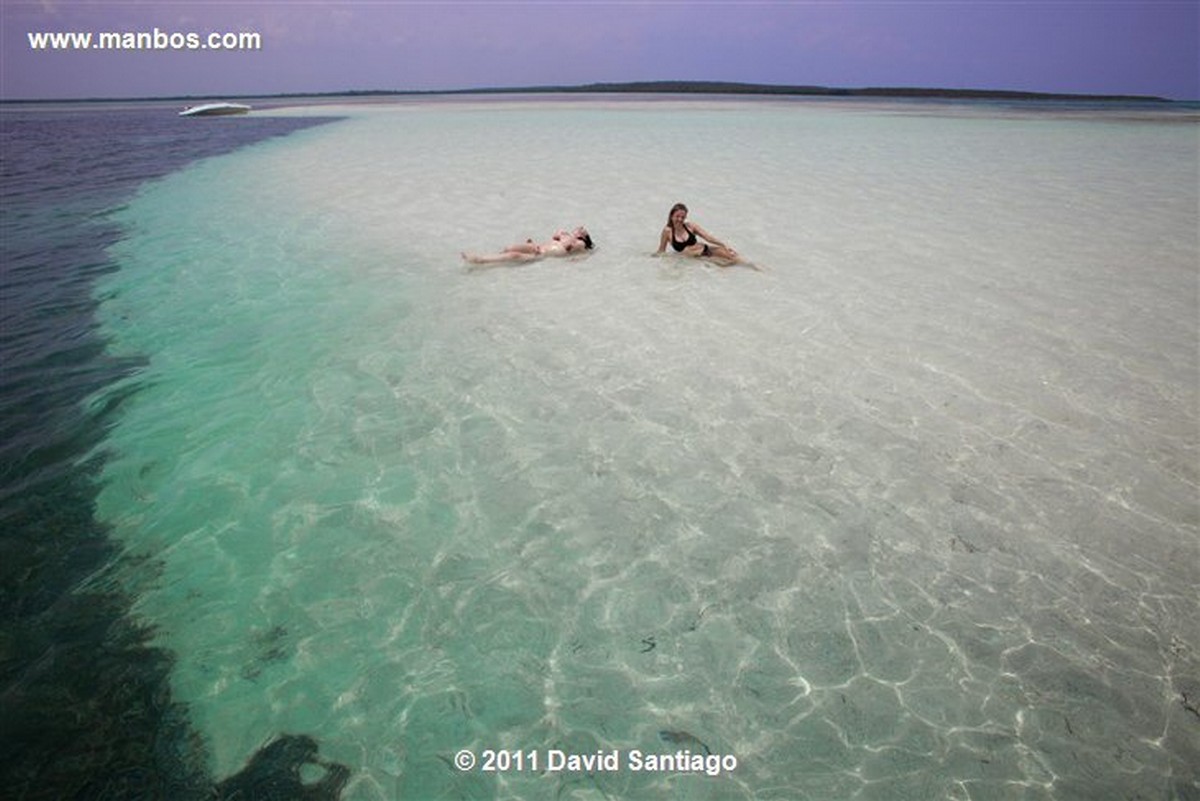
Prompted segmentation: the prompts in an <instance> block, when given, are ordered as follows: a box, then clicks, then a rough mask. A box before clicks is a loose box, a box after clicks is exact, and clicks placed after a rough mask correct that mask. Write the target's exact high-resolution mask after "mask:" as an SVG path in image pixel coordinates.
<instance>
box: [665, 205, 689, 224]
mask: <svg viewBox="0 0 1200 801" xmlns="http://www.w3.org/2000/svg"><path fill="white" fill-rule="evenodd" d="M687 210H688V209H687V206H685V205H683V204H682V203H676V204H675V205H674V206H672V207H671V210H670V211H668V212H667V227H668V228H671V227H672V225H671V218H672V217H674V216H675V212H677V211H682V212H683V213H684V214H687ZM686 227H687V226H686V225H685V226H684V228H686Z"/></svg>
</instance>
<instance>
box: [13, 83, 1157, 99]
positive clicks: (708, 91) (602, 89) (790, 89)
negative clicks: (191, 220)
mask: <svg viewBox="0 0 1200 801" xmlns="http://www.w3.org/2000/svg"><path fill="white" fill-rule="evenodd" d="M518 94H660V95H691V94H694V95H760V96H763V95H765V96H776V97H787V96H790V97H867V98H914V99H943V100H1058V101H1080V102H1105V103H1108V102H1113V103H1164V104H1171V103H1174V102H1175V101H1173V100H1169V99H1167V98H1165V97H1154V96H1151V95H1096V94H1066V93H1060V92H1025V91H1014V90H1007V89H929V88H920V87H866V88H859V89H840V88H836V87H829V86H789V85H780V84H765V83H739V82H734V81H629V82H621V83H589V84H583V85H576V86H510V87H481V88H476V89H367V90H362V89H351V90H346V91H341V92H285V93H274V94H266V95H221V97H222V98H224V99H228V100H249V99H258V100H269V99H280V100H286V99H293V98H318V97H413V96H434V95H518ZM210 97H212V95H203V96H201V95H178V96H173V97H144V98H80V99H79V100H0V103H43V102H53V103H63V102H68V103H70V102H97V103H101V102H112V101H136V100H158V101H197V100H202V99H208V98H210Z"/></svg>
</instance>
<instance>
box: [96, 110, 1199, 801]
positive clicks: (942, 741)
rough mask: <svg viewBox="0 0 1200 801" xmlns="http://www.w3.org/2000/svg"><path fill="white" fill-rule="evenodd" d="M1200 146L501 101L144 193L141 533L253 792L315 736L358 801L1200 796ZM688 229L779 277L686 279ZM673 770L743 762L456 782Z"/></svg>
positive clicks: (156, 580)
mask: <svg viewBox="0 0 1200 801" xmlns="http://www.w3.org/2000/svg"><path fill="white" fill-rule="evenodd" d="M339 113H345V109H339ZM1198 161H1200V140H1198V135H1197V128H1196V126H1195V124H1194V123H1192V122H1184V123H1179V122H1174V123H1169V122H1161V121H1154V120H1152V119H1151V120H1109V119H1106V118H1104V116H1103V115H1097V117H1096V118H1084V119H1074V118H1060V117H1057V116H1054V115H1052V114H1040V115H1031V116H1020V115H1013V114H1004V113H1000V112H997V113H994V114H991V113H975V114H967V115H962V114H941V113H919V114H918V113H912V107H911V106H910V107H900V106H885V105H880V106H872V105H868V104H853V105H848V106H846V107H842V106H839V105H835V104H828V105H825V104H813V105H805V104H794V103H792V104H788V103H782V104H775V103H761V104H755V103H741V102H738V103H735V102H722V103H708V104H701V103H646V104H639V103H622V104H616V105H612V106H605V105H598V104H596V103H556V104H549V105H548V104H538V103H505V104H474V105H473V104H468V103H464V104H461V105H455V104H448V105H440V106H420V105H413V106H397V107H384V108H374V109H362V110H359V111H357V112H355V113H354V114H353V116H352V118H351V119H348V120H345V121H341V122H336V123H333V124H331V125H327V126H322V127H321V128H317V129H313V130H308V131H304V132H301V133H298V134H293V135H292V136H290V137H289V138H287V139H286V140H280V141H275V142H270V143H266V144H260V145H256V146H254V147H252V148H249V149H246V150H243V151H240V152H239V153H237V154H234V155H232V156H228V157H222V158H218V159H211V160H208V161H205V162H202V163H199V164H196V165H194V166H192V167H189V168H188V169H186V170H184V171H182V172H180V173H177V174H175V175H173V176H171V177H169V178H167V179H165V180H163V181H160V182H158V183H156V184H153V185H150V186H148V187H146V188H145V189H144V191H142V192H141V194H140V195H139V196H138V197H137V199H136V200H135V201H134V202H132V203H131V204H130V205H129V206H128V208H127V209H125V210H123V211H122V212H121V213H120V215H119V221H120V222H121V223H122V224H123V225H124V226H126V230H127V235H126V237H125V238H124V239H123V241H121V242H120V243H118V244H116V245H114V246H113V249H112V251H111V253H112V256H113V258H114V259H115V260H116V261H117V262H118V263H119V264H120V266H121V269H120V271H118V272H116V273H114V274H113V275H111V276H110V277H108V278H107V279H105V281H104V283H103V284H102V285H101V286H100V289H99V292H100V296H101V298H102V301H103V302H102V306H101V314H102V317H103V320H104V334H105V335H106V336H107V337H109V338H110V341H111V343H112V345H111V348H110V350H111V351H112V352H113V353H115V354H118V355H121V354H144V355H146V356H148V357H149V366H148V368H147V369H146V370H145V371H143V372H142V373H140V374H139V375H138V376H137V377H136V378H134V379H130V381H131V382H133V383H134V384H135V385H136V386H137V387H138V391H137V393H136V394H135V395H133V396H132V398H131V399H129V400H128V401H127V402H126V405H125V407H124V412H123V414H122V417H121V420H120V422H119V424H117V425H115V426H114V428H113V429H112V431H111V432H110V436H109V438H108V440H107V442H106V443H105V446H104V447H105V449H106V450H107V451H108V452H110V453H111V454H112V455H111V458H110V459H109V461H108V463H107V465H106V468H105V475H104V480H105V487H104V489H103V491H102V493H101V496H100V499H99V514H100V517H101V518H102V519H103V520H104V521H105V522H107V523H109V524H111V525H112V526H113V527H114V531H115V534H116V536H117V537H118V539H119V540H120V541H121V542H123V543H124V545H125V547H126V548H127V550H128V553H129V554H131V555H133V556H142V555H144V556H147V557H149V559H148V560H144V561H141V560H130V561H129V563H128V566H127V567H126V568H125V570H124V573H123V580H124V582H125V584H126V586H127V588H129V589H131V590H132V591H134V592H136V593H137V595H138V597H139V601H138V605H137V607H136V610H135V611H136V612H137V614H138V615H139V616H141V617H142V618H144V619H145V620H146V621H148V622H149V623H151V624H153V625H154V626H155V627H156V629H157V632H158V642H159V644H161V645H163V646H165V647H167V648H169V649H170V650H171V651H172V652H174V653H175V654H176V656H177V659H178V663H177V665H176V668H175V672H174V675H173V689H174V691H175V693H176V694H177V696H178V697H179V698H180V700H182V701H185V702H186V703H187V704H189V706H190V709H191V714H192V718H193V723H194V725H195V726H196V727H197V728H198V729H199V730H200V731H201V732H202V733H203V734H204V736H205V737H206V738H207V740H208V742H209V746H210V749H211V752H212V754H213V759H214V761H215V763H216V764H215V765H214V771H215V772H216V773H217V774H222V775H223V774H227V773H230V772H233V771H235V770H236V769H237V768H238V767H239V766H240V765H241V764H243V762H244V761H245V760H246V759H247V757H248V755H249V754H251V753H252V752H253V751H254V750H255V749H256V748H258V747H259V746H261V745H262V744H263V743H264V742H265V741H267V740H269V739H270V738H271V737H273V736H275V735H276V734H278V733H281V732H290V733H296V734H313V735H314V736H317V737H318V739H319V741H320V743H321V749H322V754H323V756H325V757H326V758H328V759H331V760H336V761H337V762H341V763H344V764H346V765H348V766H350V767H351V768H352V769H353V770H354V775H353V778H352V779H351V783H350V785H349V788H348V791H347V796H348V797H350V798H356V799H358V798H362V799H368V798H389V799H390V798H441V797H472V798H474V797H479V798H580V799H585V798H603V797H630V798H689V799H699V798H763V799H766V798H779V799H784V798H787V799H795V798H814V799H828V798H888V799H898V798H922V799H924V798H934V797H939V798H940V797H945V798H960V799H967V798H972V799H975V798H1102V797H1125V796H1129V795H1131V794H1133V793H1135V792H1142V793H1148V794H1150V795H1154V796H1156V797H1158V796H1163V795H1166V796H1168V797H1169V796H1170V795H1171V794H1172V793H1174V794H1175V795H1176V796H1178V797H1190V796H1189V794H1194V793H1197V792H1200V784H1198V782H1200V778H1198V777H1197V773H1196V767H1195V766H1196V765H1197V764H1200V713H1197V711H1196V708H1197V699H1200V623H1198V618H1197V614H1196V613H1197V608H1198V602H1200V597H1198V590H1197V582H1196V578H1195V571H1196V566H1197V565H1198V564H1200V542H1198V539H1197V528H1198V517H1200V515H1198V509H1197V484H1198V476H1197V473H1198V469H1197V464H1198V448H1200V435H1198V417H1200V415H1198V408H1197V407H1198V396H1200V390H1198V387H1200V369H1198V368H1200V365H1198V362H1200V358H1198V352H1197V342H1198V341H1200V334H1198V330H1197V319H1198V295H1197V287H1198V277H1197V271H1198V268H1197V264H1198V260H1200V247H1198V243H1197V228H1196V221H1197V215H1198V200H1197V175H1198V166H1197V165H1198ZM677 200H683V201H685V202H687V203H688V204H689V205H690V207H691V210H692V218H693V219H694V220H695V221H697V222H699V223H700V224H701V225H703V226H704V227H706V228H708V229H709V230H710V231H713V232H714V233H715V234H717V235H718V236H720V237H722V238H723V239H726V240H727V241H729V242H731V243H732V244H733V245H734V246H736V247H738V248H739V250H741V251H742V252H743V253H744V254H745V255H747V256H748V257H749V258H751V259H753V260H754V262H755V263H756V264H758V265H760V266H761V267H762V268H763V269H762V270H761V271H753V270H749V269H746V268H733V269H728V270H722V269H718V268H716V267H713V266H708V265H704V264H701V263H697V262H689V261H685V260H682V259H680V258H677V257H673V256H668V257H664V258H662V259H658V260H655V259H651V258H650V256H649V254H650V253H651V251H652V250H653V249H654V247H655V245H656V243H657V238H658V232H659V230H660V229H661V226H662V224H663V222H664V221H665V216H666V212H667V209H668V208H669V207H670V205H671V204H672V203H674V202H675V201H677ZM580 222H582V223H586V224H587V225H588V226H589V227H590V229H591V231H592V234H593V236H594V237H595V238H596V240H597V242H598V243H599V248H598V250H597V252H596V253H595V254H594V255H592V256H590V257H589V258H587V259H585V260H580V261H565V262H555V261H547V262H541V263H535V264H532V265H527V266H522V267H517V268H510V267H501V268H493V269H486V270H468V269H466V268H465V267H464V265H463V264H462V262H461V261H460V260H459V257H458V253H459V251H460V250H464V249H467V250H481V251H486V250H489V249H499V248H500V247H502V246H503V245H505V244H507V243H508V242H510V241H514V240H518V239H524V238H525V237H526V236H535V237H537V236H543V235H545V234H547V233H549V232H550V231H551V230H553V229H555V228H558V227H563V226H571V225H575V224H577V223H580ZM101 402H102V398H97V399H96V403H101ZM664 731H668V732H680V733H683V734H681V735H679V736H678V737H677V738H676V739H678V740H679V742H680V743H683V745H682V746H677V745H672V744H669V743H666V742H665V741H664V739H663V736H662V735H661V734H660V733H661V732H664ZM689 738H692V739H689ZM700 743H702V744H703V747H701V746H700V745H699V744H700ZM677 747H686V748H690V749H691V750H693V751H697V752H700V751H702V750H703V749H708V750H710V751H711V752H712V753H714V754H732V755H735V756H736V757H737V760H738V767H737V769H736V770H734V771H732V772H724V773H722V774H721V775H720V776H717V777H708V776H704V775H698V774H689V773H679V772H673V773H646V772H640V773H638V772H633V771H631V770H628V769H624V770H619V771H615V772H596V773H591V774H588V773H583V772H572V771H550V772H537V773H534V772H528V771H527V772H515V771H510V772H508V773H505V774H503V775H501V776H497V775H495V774H487V773H480V772H478V771H472V772H466V773H463V772H459V771H457V770H455V769H454V767H453V765H452V764H451V761H452V758H453V756H454V755H455V753H456V752H457V751H458V750H460V749H463V748H470V749H473V750H475V751H476V752H480V751H482V749H484V748H511V749H521V750H522V751H529V750H531V749H540V750H542V751H543V752H544V751H546V749H552V748H557V749H561V750H564V751H566V752H570V753H579V754H583V753H595V752H596V751H597V750H603V751H606V752H607V751H609V750H611V749H620V750H621V751H622V752H628V751H629V750H630V749H640V750H642V751H645V752H654V753H656V752H671V751H674V750H676V748H677Z"/></svg>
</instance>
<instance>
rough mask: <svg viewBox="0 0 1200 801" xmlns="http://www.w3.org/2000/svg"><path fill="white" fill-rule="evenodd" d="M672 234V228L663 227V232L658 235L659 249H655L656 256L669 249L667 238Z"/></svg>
mask: <svg viewBox="0 0 1200 801" xmlns="http://www.w3.org/2000/svg"><path fill="white" fill-rule="evenodd" d="M670 236H671V229H670V228H663V229H662V234H660V235H659V237H658V250H656V251H654V255H655V256H661V255H662V253H663V251H664V250H666V249H667V238H668V237H670Z"/></svg>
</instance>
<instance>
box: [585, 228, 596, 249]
mask: <svg viewBox="0 0 1200 801" xmlns="http://www.w3.org/2000/svg"><path fill="white" fill-rule="evenodd" d="M594 247H596V245H595V243H593V242H592V235H591V234H589V233H586V232H585V233H584V235H583V249H584V250H591V249H592V248H594Z"/></svg>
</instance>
